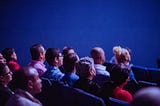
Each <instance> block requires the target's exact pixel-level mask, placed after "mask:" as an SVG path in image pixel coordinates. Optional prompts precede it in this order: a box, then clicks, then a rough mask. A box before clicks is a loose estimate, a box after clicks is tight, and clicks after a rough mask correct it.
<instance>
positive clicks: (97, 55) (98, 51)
mask: <svg viewBox="0 0 160 106" xmlns="http://www.w3.org/2000/svg"><path fill="white" fill-rule="evenodd" d="M90 54H91V57H92V58H93V59H94V63H95V64H103V63H104V62H105V52H104V50H103V49H102V48H100V47H95V48H93V49H92V50H91V52H90Z"/></svg>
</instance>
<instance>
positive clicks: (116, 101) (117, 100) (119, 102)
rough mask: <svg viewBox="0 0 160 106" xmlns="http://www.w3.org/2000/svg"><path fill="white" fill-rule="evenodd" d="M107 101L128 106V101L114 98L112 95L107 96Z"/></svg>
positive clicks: (118, 105) (111, 103) (112, 104)
mask: <svg viewBox="0 0 160 106" xmlns="http://www.w3.org/2000/svg"><path fill="white" fill-rule="evenodd" d="M109 101H110V105H111V106H130V103H128V102H125V101H122V100H119V99H115V98H113V97H109Z"/></svg>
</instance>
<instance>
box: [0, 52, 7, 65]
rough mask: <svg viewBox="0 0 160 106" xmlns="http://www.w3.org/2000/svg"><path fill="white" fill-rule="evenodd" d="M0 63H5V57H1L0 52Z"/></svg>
mask: <svg viewBox="0 0 160 106" xmlns="http://www.w3.org/2000/svg"><path fill="white" fill-rule="evenodd" d="M0 63H6V59H5V58H4V57H3V55H2V54H1V53H0Z"/></svg>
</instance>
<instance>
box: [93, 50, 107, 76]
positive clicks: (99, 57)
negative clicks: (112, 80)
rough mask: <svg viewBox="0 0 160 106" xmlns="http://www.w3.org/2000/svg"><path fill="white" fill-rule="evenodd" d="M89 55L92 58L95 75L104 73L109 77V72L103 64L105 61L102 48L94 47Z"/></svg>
mask: <svg viewBox="0 0 160 106" xmlns="http://www.w3.org/2000/svg"><path fill="white" fill-rule="evenodd" d="M90 54H91V57H92V58H93V60H94V68H95V70H96V75H99V74H100V75H104V76H107V77H109V76H110V73H109V72H108V71H107V70H106V66H104V65H103V64H104V62H105V53H104V50H103V49H102V48H100V47H94V48H93V49H92V50H91V53H90Z"/></svg>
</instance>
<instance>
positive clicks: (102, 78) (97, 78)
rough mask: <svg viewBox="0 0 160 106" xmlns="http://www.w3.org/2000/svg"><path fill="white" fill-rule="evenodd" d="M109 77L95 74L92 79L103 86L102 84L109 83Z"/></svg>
mask: <svg viewBox="0 0 160 106" xmlns="http://www.w3.org/2000/svg"><path fill="white" fill-rule="evenodd" d="M109 80H110V77H109V76H105V75H101V74H97V75H96V76H95V77H94V78H93V81H94V82H96V83H97V84H98V85H100V86H103V84H104V83H105V82H106V81H109Z"/></svg>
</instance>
